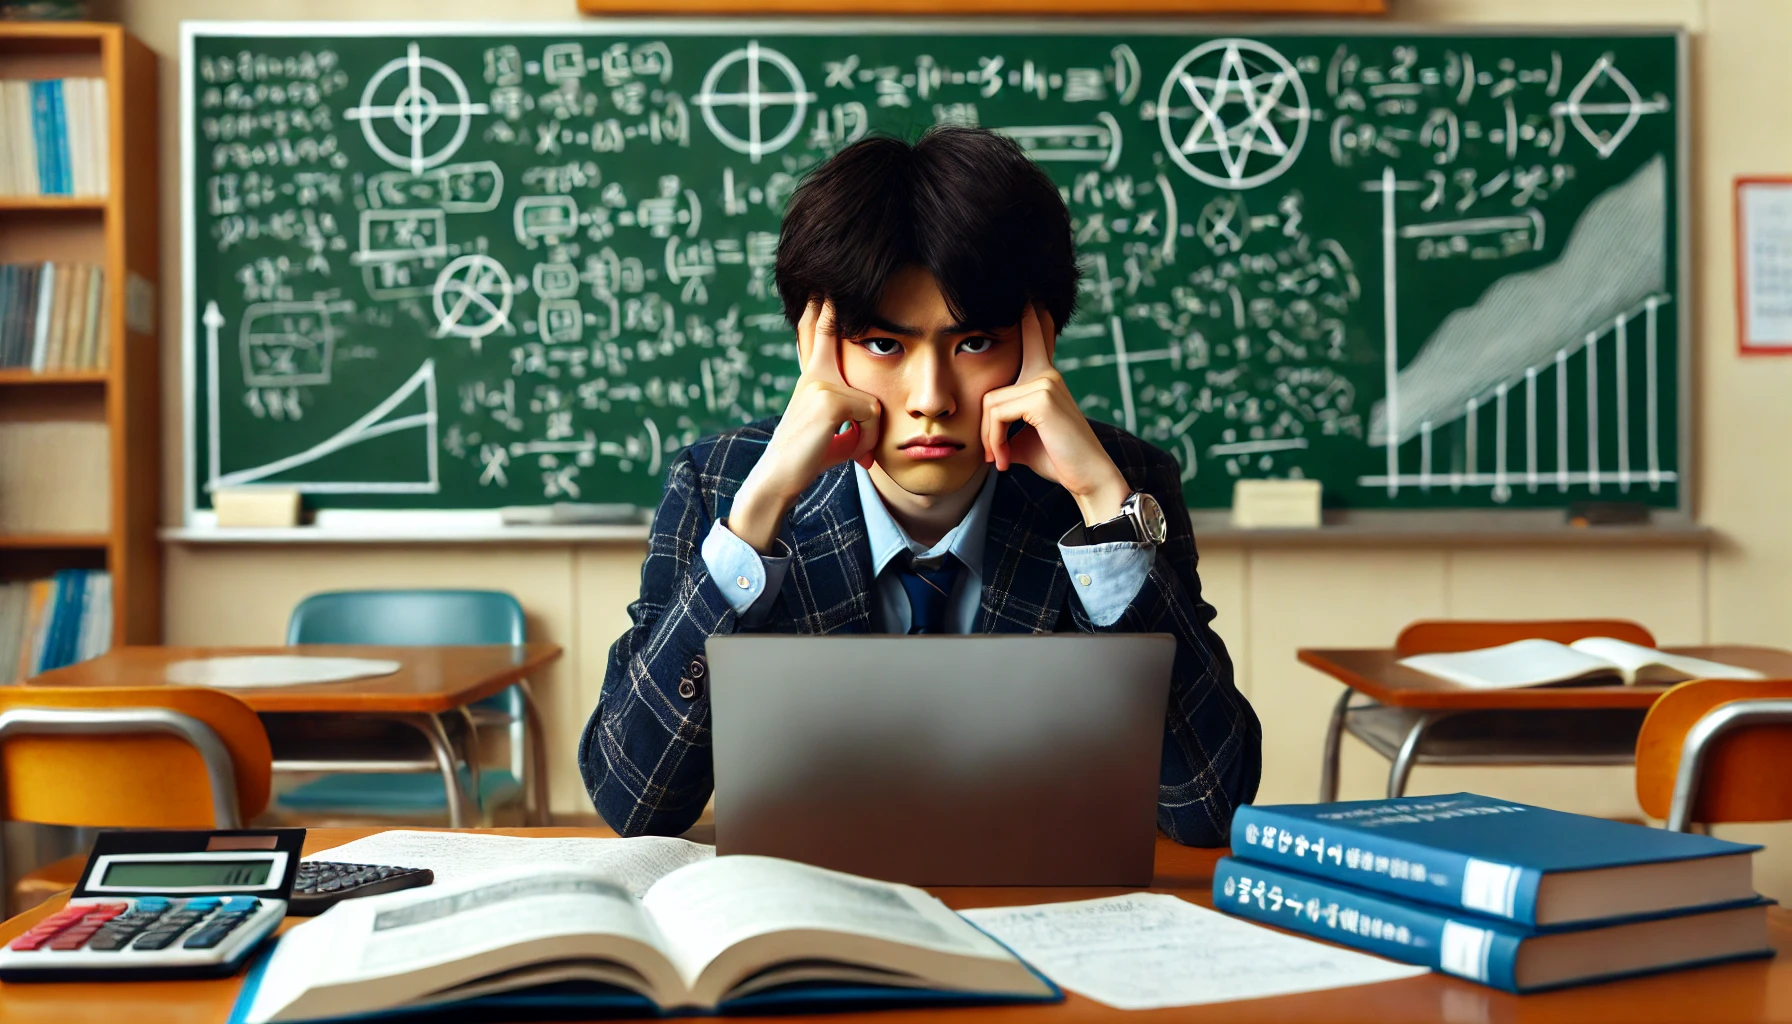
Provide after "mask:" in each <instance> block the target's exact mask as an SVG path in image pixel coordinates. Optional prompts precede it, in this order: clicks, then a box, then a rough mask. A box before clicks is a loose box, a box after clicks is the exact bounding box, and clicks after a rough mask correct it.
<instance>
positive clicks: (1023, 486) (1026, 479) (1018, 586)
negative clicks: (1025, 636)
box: [973, 468, 1070, 633]
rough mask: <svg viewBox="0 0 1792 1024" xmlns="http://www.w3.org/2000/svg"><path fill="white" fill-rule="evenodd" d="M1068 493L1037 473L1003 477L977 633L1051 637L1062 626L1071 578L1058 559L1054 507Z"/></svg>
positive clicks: (992, 517)
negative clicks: (1059, 625) (1062, 613)
mask: <svg viewBox="0 0 1792 1024" xmlns="http://www.w3.org/2000/svg"><path fill="white" fill-rule="evenodd" d="M1062 493H1063V492H1062V491H1060V490H1059V489H1058V488H1056V487H1053V486H1052V485H1050V484H1047V483H1046V482H1045V481H1044V480H1042V479H1040V478H1039V477H1038V476H1037V475H1035V474H1034V473H1033V471H1032V470H1029V469H1023V468H1016V469H1012V470H1009V471H1008V472H1006V473H1003V474H1001V477H1000V479H999V480H998V481H997V482H996V493H995V499H994V501H992V502H991V503H990V510H989V537H988V540H987V541H985V542H984V550H983V601H982V607H981V609H980V610H979V611H978V613H977V623H976V625H975V626H974V627H973V632H978V633H1048V632H1051V631H1052V629H1053V628H1054V627H1055V626H1056V625H1057V623H1058V619H1059V612H1060V610H1061V609H1062V607H1063V605H1064V599H1065V598H1066V597H1067V596H1068V591H1069V588H1070V578H1069V576H1067V575H1066V574H1065V571H1064V563H1063V559H1062V558H1060V557H1059V554H1058V537H1059V536H1060V535H1061V534H1062V533H1063V532H1064V530H1066V529H1068V528H1069V527H1068V525H1066V526H1058V525H1056V521H1057V520H1059V519H1062V518H1063V514H1062V510H1058V509H1054V508H1053V507H1052V506H1054V505H1057V504H1059V502H1057V501H1055V500H1053V499H1055V498H1057V497H1058V496H1059V495H1061V494H1062Z"/></svg>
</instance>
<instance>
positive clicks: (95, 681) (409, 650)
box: [25, 644, 561, 827]
mask: <svg viewBox="0 0 1792 1024" xmlns="http://www.w3.org/2000/svg"><path fill="white" fill-rule="evenodd" d="M252 654H309V655H317V656H321V657H338V658H377V659H383V660H388V661H396V662H398V664H399V668H398V671H397V672H394V673H392V674H391V675H386V676H376V677H374V678H371V679H353V680H348V681H345V682H340V683H310V684H301V685H296V686H276V687H262V688H256V689H241V690H228V691H227V692H229V693H230V694H232V695H233V696H235V697H238V698H240V699H241V700H242V701H243V703H245V704H247V705H249V707H250V708H252V709H254V710H255V711H256V712H258V713H281V712H311V713H319V712H322V713H334V714H356V715H369V716H373V717H377V718H384V719H388V720H391V721H396V722H402V723H404V724H405V725H409V726H411V727H413V728H415V729H417V731H419V732H421V733H422V734H423V736H424V738H425V739H427V740H428V741H429V745H430V750H431V752H432V753H433V754H434V756H435V765H436V768H437V769H438V770H439V771H440V772H441V773H442V782H443V784H444V785H445V786H447V791H448V812H449V818H450V821H451V822H452V823H453V824H454V825H456V826H457V827H458V826H465V825H469V824H471V823H472V822H473V820H474V818H475V817H476V815H477V812H476V811H475V810H474V809H473V808H472V807H471V806H470V805H471V803H472V798H471V796H470V795H469V794H468V793H467V787H465V786H463V785H462V784H461V779H460V774H459V772H458V771H457V770H456V764H457V760H458V755H457V754H456V753H455V751H454V748H453V746H452V744H450V743H449V740H448V732H447V728H446V727H445V726H444V724H443V722H442V717H441V716H443V715H445V714H450V713H459V712H461V711H462V710H463V709H465V708H467V707H468V706H470V705H473V704H477V703H478V702H479V701H482V700H484V699H486V698H487V697H491V696H494V695H496V694H498V693H500V692H502V691H503V690H504V688H505V687H507V686H510V685H512V684H521V687H520V689H521V692H522V694H523V712H524V716H525V717H524V726H525V728H526V729H527V730H528V734H529V743H528V746H529V748H530V751H531V757H532V759H533V760H532V763H531V765H530V775H531V777H532V778H531V781H532V783H533V785H534V787H535V805H536V807H538V808H542V809H544V812H545V808H546V807H547V755H546V751H545V749H544V744H543V742H542V726H541V715H540V713H539V712H538V711H537V710H536V707H535V700H534V697H533V695H532V694H531V693H530V691H529V686H528V677H529V676H530V675H532V674H534V673H536V672H538V671H540V670H541V669H542V668H543V667H544V666H546V665H549V664H551V663H552V662H553V661H554V660H556V659H557V658H559V657H560V654H561V651H560V647H559V645H557V644H524V645H522V646H520V647H511V646H508V645H502V644H493V645H481V646H464V647H450V646H444V647H376V646H350V645H338V644H306V645H303V646H300V647H117V648H114V649H112V650H111V651H109V652H107V653H106V654H103V655H101V656H100V657H98V658H94V659H92V660H91V661H83V662H77V663H76V664H73V665H69V666H67V667H65V668H59V669H54V670H52V671H49V672H45V673H43V674H42V675H39V676H35V677H33V678H32V679H29V680H27V681H26V683H25V685H27V686H171V685H177V684H172V683H169V682H168V680H167V669H168V666H169V665H170V664H173V663H174V662H177V661H186V660H189V659H194V658H228V657H239V656H243V655H252ZM469 733H470V730H469ZM467 761H468V762H469V764H475V763H476V762H477V761H478V751H477V749H469V750H468V752H467ZM324 765H325V763H324V762H316V763H310V762H307V763H306V764H296V763H292V762H276V764H275V767H276V768H280V769H285V770H300V769H302V768H307V767H319V768H321V767H324ZM477 784H478V783H477V776H475V777H474V785H475V786H477ZM475 792H476V790H475Z"/></svg>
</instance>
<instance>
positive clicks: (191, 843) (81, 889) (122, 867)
mask: <svg viewBox="0 0 1792 1024" xmlns="http://www.w3.org/2000/svg"><path fill="white" fill-rule="evenodd" d="M304 844H305V830H304V829H302V828H293V829H265V830H250V831H218V832H197V831H196V832H167V831H153V832H151V831H145V832H102V833H100V834H99V837H98V838H97V839H96V840H95V841H94V846H93V852H92V853H91V854H90V855H89V856H88V858H87V866H86V868H85V869H84V870H83V871H82V872H81V883H80V884H79V885H77V886H76V887H75V891H74V894H73V895H72V896H70V897H69V901H68V904H67V905H66V906H64V907H63V908H62V909H60V910H58V911H56V912H55V913H53V914H51V915H50V916H48V917H45V918H43V919H42V920H40V921H38V922H37V923H36V924H34V925H32V926H31V928H30V929H29V930H27V931H26V932H25V933H24V934H23V935H20V936H18V937H17V938H14V939H13V940H12V941H11V942H8V943H7V944H6V946H5V948H3V949H0V980H4V981H112V980H116V981H148V980H156V979H161V978H215V977H222V976H224V975H228V974H234V973H236V971H237V969H238V968H240V967H241V966H242V965H243V962H244V961H245V960H246V959H247V958H248V956H249V954H250V953H251V952H252V951H253V950H254V949H255V947H256V946H257V945H259V944H260V943H261V940H262V939H264V938H266V937H267V936H268V934H269V933H270V932H272V931H273V930H274V929H275V928H276V927H278V926H279V924H280V921H281V920H282V919H283V918H285V917H286V904H287V900H288V897H289V896H290V894H291V892H292V886H293V879H294V878H295V877H296V876H297V874H298V867H299V853H300V850H301V849H302V848H303V846H304Z"/></svg>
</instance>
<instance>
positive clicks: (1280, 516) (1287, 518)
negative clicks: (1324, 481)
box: [1232, 480, 1320, 530]
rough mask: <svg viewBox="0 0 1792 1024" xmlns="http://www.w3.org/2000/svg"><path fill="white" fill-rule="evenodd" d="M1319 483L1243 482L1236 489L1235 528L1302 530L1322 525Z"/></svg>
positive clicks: (1290, 481)
mask: <svg viewBox="0 0 1792 1024" xmlns="http://www.w3.org/2000/svg"><path fill="white" fill-rule="evenodd" d="M1319 498H1320V487H1319V481H1317V480H1240V481H1238V482H1236V483H1234V484H1233V485H1232V525H1233V526H1235V527H1238V528H1239V529H1242V530H1255V529H1298V528H1302V527H1316V526H1318V525H1319V523H1320V512H1319Z"/></svg>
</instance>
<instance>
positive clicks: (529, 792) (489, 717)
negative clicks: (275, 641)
mask: <svg viewBox="0 0 1792 1024" xmlns="http://www.w3.org/2000/svg"><path fill="white" fill-rule="evenodd" d="M525 639H526V627H525V624H524V619H523V608H522V605H520V604H518V603H517V600H516V598H514V597H512V596H511V595H509V594H507V593H504V592H502V591H495V590H347V591H333V592H329V593H322V594H313V595H312V596H310V597H308V598H306V599H305V600H304V601H302V602H300V603H299V606H298V607H297V608H295V609H293V613H292V619H291V620H290V621H289V622H288V624H287V630H286V642H287V643H289V644H383V645H393V646H429V645H437V644H521V643H523V642H524V641H525ZM533 704H534V701H533V697H532V695H531V694H530V692H529V684H528V682H527V681H526V680H525V681H523V682H519V683H516V684H515V685H513V686H511V687H509V688H508V689H506V690H504V692H502V693H499V694H497V695H496V696H493V697H490V698H488V699H486V700H483V701H480V702H479V703H478V704H475V705H473V706H472V707H471V708H463V709H462V720H463V722H464V723H465V726H466V728H465V733H466V741H465V744H464V747H465V750H464V755H465V756H464V757H463V758H462V759H461V765H460V779H461V787H462V789H463V791H465V792H470V793H473V794H476V796H475V800H476V803H477V806H478V807H479V809H480V813H481V817H485V816H486V815H487V812H488V811H489V809H491V808H493V807H497V806H500V805H503V804H505V803H508V802H510V801H512V800H514V799H516V798H517V797H518V796H519V795H521V796H522V797H523V800H524V814H525V820H526V821H527V822H528V823H529V824H539V823H544V821H545V818H546V814H547V793H546V784H547V779H546V777H545V775H544V773H543V772H542V771H541V770H540V769H541V765H540V763H539V756H540V753H541V750H542V748H541V736H540V734H539V719H538V718H537V716H536V714H535V709H534V706H533ZM481 725H500V726H502V727H503V728H504V730H505V732H506V733H507V734H508V741H509V743H508V745H509V766H508V768H507V769H497V770H490V769H486V770H482V769H481V768H480V765H479V743H478V728H479V726H481ZM432 731H433V732H435V733H436V736H432V737H431V741H432V743H433V742H435V741H436V737H445V730H443V729H441V728H440V724H439V723H436V728H435V729H434V730H429V729H425V730H424V732H425V735H426V736H429V735H430V733H431V732H432ZM332 763H333V762H332V761H331V760H328V759H317V760H306V761H290V760H282V761H280V762H278V764H277V766H278V767H280V768H282V769H286V770H293V769H299V770H325V771H331V772H332V774H329V775H326V776H324V777H322V778H319V779H316V780H314V781H311V782H308V783H305V784H304V785H301V786H298V787H295V788H293V789H292V790H289V791H287V792H286V793H283V794H281V795H280V796H279V797H278V798H277V803H278V804H279V806H280V807H281V808H282V809H284V810H288V811H294V812H301V813H306V814H321V813H330V812H334V813H339V814H350V815H355V816H387V817H392V816H403V817H411V816H419V815H426V814H446V815H447V816H448V817H449V819H450V821H451V822H452V821H453V820H454V819H455V818H456V817H459V815H458V813H457V811H458V808H454V807H450V806H449V801H448V792H447V787H446V786H445V785H444V783H443V779H442V775H441V773H440V770H439V769H438V767H437V763H436V762H435V761H434V760H430V759H426V758H425V759H412V760H408V761H407V760H391V761H385V760H384V759H381V760H379V761H368V760H355V761H352V762H335V763H336V764H339V765H340V766H341V767H344V768H350V767H352V768H354V769H366V770H334V769H332V767H331V765H332Z"/></svg>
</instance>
